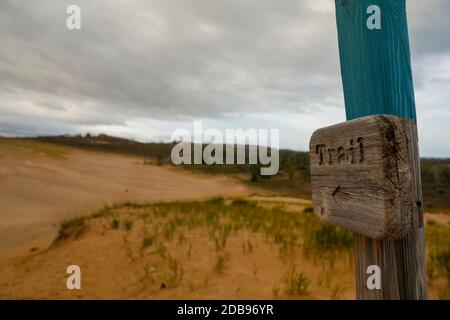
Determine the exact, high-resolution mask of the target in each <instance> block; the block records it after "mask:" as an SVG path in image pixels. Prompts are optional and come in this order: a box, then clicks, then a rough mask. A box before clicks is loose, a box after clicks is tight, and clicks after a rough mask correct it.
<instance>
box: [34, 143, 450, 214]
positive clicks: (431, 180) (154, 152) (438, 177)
mask: <svg viewBox="0 0 450 320" xmlns="http://www.w3.org/2000/svg"><path fill="white" fill-rule="evenodd" d="M37 139H38V140H40V141H46V142H51V143H57V144H62V145H68V146H73V147H78V148H84V149H89V150H98V151H107V152H114V153H120V154H128V155H134V156H139V157H142V158H143V161H144V163H149V164H156V165H172V163H171V160H170V153H171V150H172V148H173V146H174V145H175V142H174V143H140V142H136V141H131V140H127V139H121V138H115V137H111V136H107V135H98V136H91V135H86V136H56V137H40V138H37ZM235 154H236V153H235ZM184 168H185V169H187V170H193V171H201V172H203V173H207V174H232V175H236V176H238V177H240V178H242V180H243V181H245V182H248V183H252V184H253V185H256V186H259V187H263V188H266V189H268V190H271V191H273V192H278V193H283V194H286V195H291V196H301V197H306V198H309V197H310V196H311V191H310V173H309V155H308V153H307V152H299V151H292V150H280V171H279V173H278V174H277V175H276V176H274V177H268V176H265V177H264V176H260V174H259V168H260V166H259V165H210V166H208V165H185V166H184ZM421 168H422V187H423V193H424V202H425V206H426V210H427V211H429V212H433V211H450V159H440V160H437V159H421Z"/></svg>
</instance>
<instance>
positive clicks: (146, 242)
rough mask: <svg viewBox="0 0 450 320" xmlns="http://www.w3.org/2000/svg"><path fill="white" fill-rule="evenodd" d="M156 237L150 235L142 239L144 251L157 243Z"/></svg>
mask: <svg viewBox="0 0 450 320" xmlns="http://www.w3.org/2000/svg"><path fill="white" fill-rule="evenodd" d="M155 240H156V236H155V235H150V236H147V237H145V238H144V239H142V249H146V248H148V247H150V246H151V245H153V243H155Z"/></svg>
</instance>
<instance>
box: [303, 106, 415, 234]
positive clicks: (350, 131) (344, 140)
mask: <svg viewBox="0 0 450 320" xmlns="http://www.w3.org/2000/svg"><path fill="white" fill-rule="evenodd" d="M413 125H414V124H413V123H412V121H411V120H410V119H404V118H403V119H402V118H398V117H395V116H388V115H386V116H384V115H380V116H369V117H364V118H359V119H357V120H353V121H348V122H344V123H341V124H337V125H334V126H331V127H327V128H322V129H319V130H317V131H316V132H315V133H314V134H313V135H312V138H311V141H310V162H311V164H310V167H311V186H312V199H313V204H314V208H315V211H316V214H317V215H318V216H319V218H321V219H322V220H324V221H326V222H329V223H331V224H333V225H336V226H340V227H343V228H345V229H347V230H350V231H353V232H355V233H358V234H360V235H364V236H366V237H369V238H373V239H378V240H380V239H399V238H401V237H404V236H405V235H407V234H408V233H409V232H410V231H411V228H412V225H413V223H414V222H413V219H414V218H415V216H414V215H413V214H412V212H413V210H414V207H416V206H417V205H418V203H419V205H420V201H421V199H420V198H419V199H418V198H416V194H415V193H414V186H413V183H414V182H415V179H414V177H413V175H414V172H413V168H412V167H411V164H413V163H414V162H413V161H412V159H411V156H412V153H411V152H410V150H409V149H410V148H411V147H412V141H411V140H409V139H410V137H408V134H407V133H408V132H410V131H411V127H412V126H413Z"/></svg>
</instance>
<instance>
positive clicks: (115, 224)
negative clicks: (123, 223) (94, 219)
mask: <svg viewBox="0 0 450 320" xmlns="http://www.w3.org/2000/svg"><path fill="white" fill-rule="evenodd" d="M119 226H120V222H119V220H117V219H116V218H114V219H112V221H111V224H110V227H111V229H118V228H119Z"/></svg>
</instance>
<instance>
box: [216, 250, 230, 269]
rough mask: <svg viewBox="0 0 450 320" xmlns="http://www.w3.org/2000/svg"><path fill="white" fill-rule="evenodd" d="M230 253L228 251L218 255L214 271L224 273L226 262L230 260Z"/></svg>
mask: <svg viewBox="0 0 450 320" xmlns="http://www.w3.org/2000/svg"><path fill="white" fill-rule="evenodd" d="M228 257H229V254H228V252H227V251H225V252H223V253H220V254H218V255H217V259H216V262H215V264H214V271H215V272H217V273H222V272H223V269H224V268H225V264H226V263H227V261H228Z"/></svg>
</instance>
